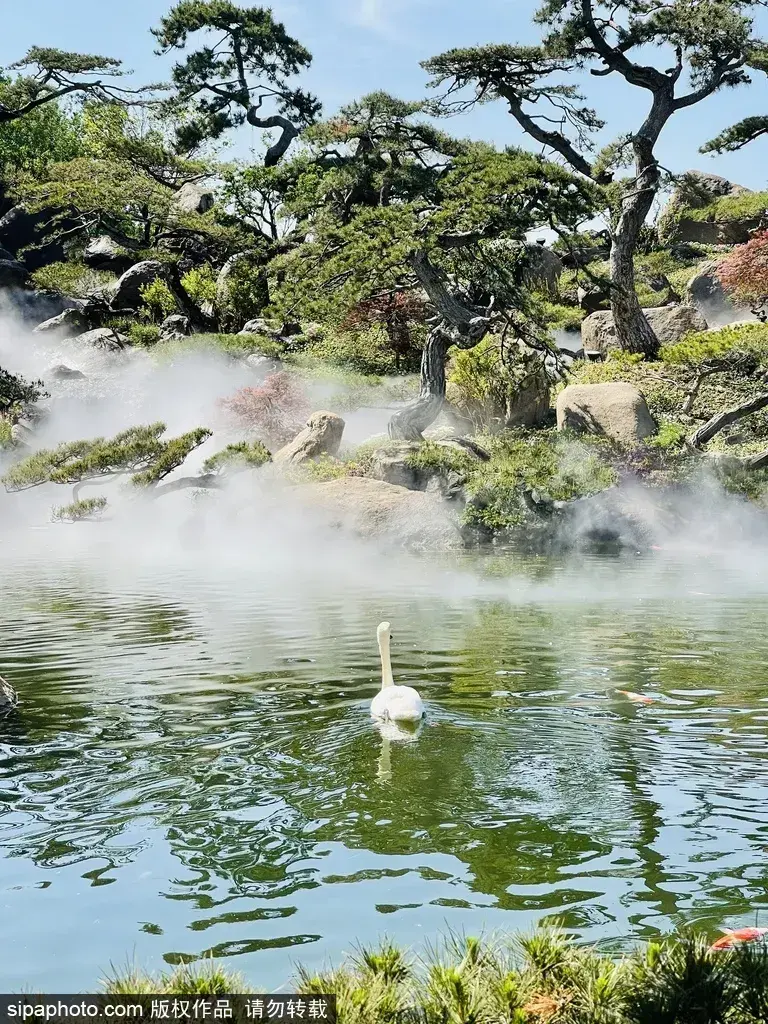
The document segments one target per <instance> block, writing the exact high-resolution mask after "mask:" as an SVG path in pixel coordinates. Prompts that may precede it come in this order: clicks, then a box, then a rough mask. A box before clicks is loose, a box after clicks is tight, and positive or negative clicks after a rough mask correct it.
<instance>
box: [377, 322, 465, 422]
mask: <svg viewBox="0 0 768 1024" xmlns="http://www.w3.org/2000/svg"><path fill="white" fill-rule="evenodd" d="M450 344H451V338H450V335H449V334H448V333H447V332H446V330H445V328H443V327H435V328H434V329H433V330H431V331H430V332H429V337H428V338H427V343H426V345H425V346H424V354H423V355H422V357H421V390H420V391H419V397H418V398H417V399H416V401H415V402H411V404H410V405H407V406H406V407H405V408H404V409H401V410H400V412H396V413H395V415H394V416H393V417H392V419H391V420H390V421H389V427H388V430H389V436H390V437H391V438H392V439H393V440H396V441H423V440H424V433H423V432H424V431H425V430H426V429H427V427H428V426H430V424H432V423H434V421H435V420H436V419H437V417H438V416H439V415H440V412H441V410H442V408H443V403H444V402H445V356H446V353H447V352H448V349H449V347H450Z"/></svg>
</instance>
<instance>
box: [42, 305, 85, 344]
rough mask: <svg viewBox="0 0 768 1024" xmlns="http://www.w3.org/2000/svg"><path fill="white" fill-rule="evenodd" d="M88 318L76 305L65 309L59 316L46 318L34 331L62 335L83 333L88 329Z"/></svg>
mask: <svg viewBox="0 0 768 1024" xmlns="http://www.w3.org/2000/svg"><path fill="white" fill-rule="evenodd" d="M88 326H89V325H88V320H87V319H86V317H84V316H83V314H82V312H81V311H80V310H79V309H77V308H76V307H74V306H71V307H70V308H69V309H65V310H64V312H63V313H59V315H58V316H52V317H50V319H48V320H44V321H43V322H42V323H41V324H38V325H37V327H36V328H35V329H34V331H33V332H32V333H33V334H56V335H59V336H61V337H71V336H72V335H75V334H82V333H83V331H86V330H87V329H88Z"/></svg>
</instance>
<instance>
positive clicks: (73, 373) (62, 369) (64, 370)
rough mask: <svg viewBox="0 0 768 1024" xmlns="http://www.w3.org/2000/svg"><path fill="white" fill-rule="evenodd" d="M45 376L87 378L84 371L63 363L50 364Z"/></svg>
mask: <svg viewBox="0 0 768 1024" xmlns="http://www.w3.org/2000/svg"><path fill="white" fill-rule="evenodd" d="M45 376H46V377H53V378H54V380H85V374H84V373H81V372H80V370H75V369H73V368H72V367H71V366H64V364H63V363H59V365H58V366H49V367H48V369H47V370H46V371H45Z"/></svg>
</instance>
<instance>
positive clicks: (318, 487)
mask: <svg viewBox="0 0 768 1024" xmlns="http://www.w3.org/2000/svg"><path fill="white" fill-rule="evenodd" d="M296 494H297V497H299V498H300V499H301V500H303V501H304V502H306V504H307V505H309V507H310V510H311V512H312V513H313V514H314V515H315V516H317V517H320V518H322V519H325V521H326V524H327V525H328V526H333V527H336V528H338V529H342V530H348V531H349V532H351V533H354V534H356V535H357V536H360V537H364V538H366V539H370V540H375V541H378V542H380V543H382V544H384V545H386V546H392V547H407V548H424V549H430V550H434V549H436V550H443V549H451V548H457V547H461V546H462V543H463V542H462V536H461V530H460V528H459V524H458V521H457V518H456V516H455V514H454V513H453V512H452V511H451V509H450V507H449V506H448V505H446V503H445V502H443V501H441V500H440V499H439V498H438V497H436V496H435V495H433V494H426V493H424V492H416V491H411V490H408V489H407V488H405V487H396V486H395V485H394V484H388V483H384V481H382V480H371V479H369V478H368V477H340V478H339V479H336V480H328V481H325V482H324V483H313V484H304V485H302V486H301V487H299V488H297V489H296Z"/></svg>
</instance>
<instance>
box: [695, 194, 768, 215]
mask: <svg viewBox="0 0 768 1024" xmlns="http://www.w3.org/2000/svg"><path fill="white" fill-rule="evenodd" d="M766 212H768V192H742V193H740V194H739V195H735V196H722V197H721V198H720V199H716V200H715V201H714V202H713V203H709V205H707V206H702V207H699V208H698V209H696V208H692V207H683V208H682V210H681V212H680V216H681V217H686V218H687V219H688V220H712V221H718V222H723V221H729V220H756V219H757V218H759V217H762V216H763V215H764V214H765V213H766Z"/></svg>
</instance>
